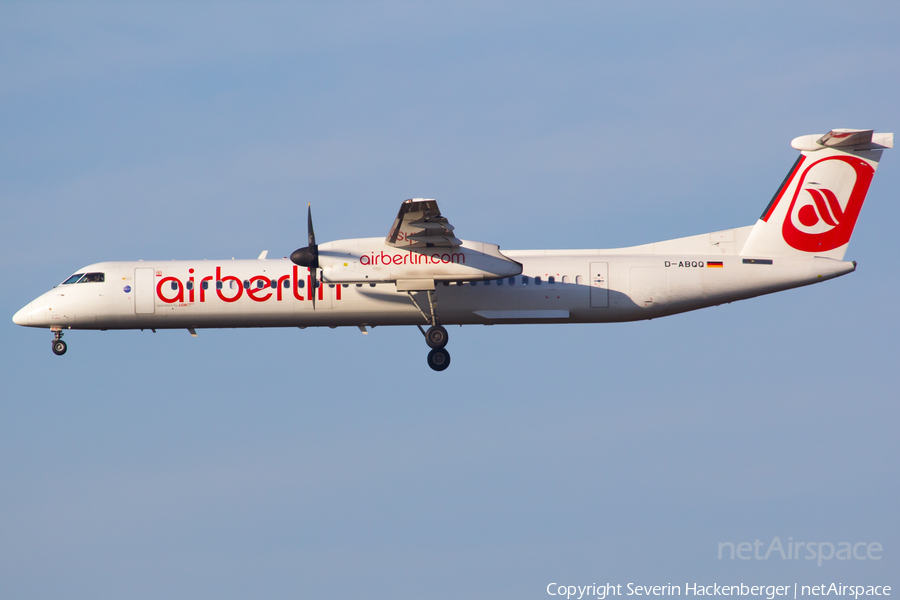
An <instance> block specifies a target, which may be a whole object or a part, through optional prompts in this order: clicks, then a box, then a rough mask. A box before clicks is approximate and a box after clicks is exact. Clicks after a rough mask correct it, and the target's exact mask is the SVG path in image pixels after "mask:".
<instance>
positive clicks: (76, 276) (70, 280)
mask: <svg viewBox="0 0 900 600" xmlns="http://www.w3.org/2000/svg"><path fill="white" fill-rule="evenodd" d="M82 277H84V273H75V274H74V275H72V276H71V277H69V278H68V279H66V280H65V281H63V282H62V285H66V284H68V283H75V282H76V281H78V280H79V279H81V278H82Z"/></svg>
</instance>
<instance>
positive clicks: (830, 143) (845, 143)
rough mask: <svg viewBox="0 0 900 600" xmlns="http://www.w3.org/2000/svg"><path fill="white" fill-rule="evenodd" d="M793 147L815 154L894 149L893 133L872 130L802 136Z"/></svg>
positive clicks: (839, 130)
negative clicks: (834, 151)
mask: <svg viewBox="0 0 900 600" xmlns="http://www.w3.org/2000/svg"><path fill="white" fill-rule="evenodd" d="M791 146H793V147H794V148H796V149H797V150H805V151H807V152H813V151H816V150H823V149H825V148H839V149H841V150H859V149H864V150H875V149H878V148H893V147H894V134H893V133H874V132H873V130H871V129H832V130H831V131H829V132H828V133H826V134H825V135H821V134H818V133H817V134H813V135H801V136H800V137H798V138H794V140H793V141H792V142H791Z"/></svg>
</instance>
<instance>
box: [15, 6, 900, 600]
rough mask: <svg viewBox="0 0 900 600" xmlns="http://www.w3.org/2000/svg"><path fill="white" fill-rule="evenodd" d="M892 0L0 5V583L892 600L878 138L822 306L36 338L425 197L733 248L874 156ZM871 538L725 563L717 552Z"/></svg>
mask: <svg viewBox="0 0 900 600" xmlns="http://www.w3.org/2000/svg"><path fill="white" fill-rule="evenodd" d="M898 17H900V8H898V6H897V5H896V4H895V3H888V2H883V3H878V2H870V3H864V4H859V3H857V4H850V3H829V2H820V3H814V4H813V3H742V2H733V3H727V5H721V4H719V3H711V2H693V3H684V2H680V3H674V2H673V3H662V2H637V3H562V4H559V3H556V4H550V3H521V4H516V3H471V4H469V3H453V4H438V3H332V4H327V5H326V4H324V3H323V4H319V3H309V4H292V3H268V4H256V3H234V4H229V3H225V4H220V3H215V4H213V3H209V4H205V3H154V4H150V3H145V4H137V3H129V4H114V3H99V4H95V3H3V4H0V206H2V209H3V212H2V214H3V218H2V220H0V245H2V246H0V247H2V254H0V261H2V265H3V272H4V274H5V275H6V281H7V282H8V285H7V286H5V288H4V290H3V291H2V292H0V304H2V310H0V313H2V314H6V315H7V317H8V318H7V320H6V321H5V324H3V325H0V327H2V338H0V339H2V344H0V357H2V365H3V366H2V367H0V376H2V384H3V394H2V401H0V596H2V597H6V598H21V599H27V598H47V597H67V598H91V599H100V598H160V597H169V598H216V599H221V598H248V597H254V598H298V597H300V598H305V597H316V598H345V597H350V596H361V595H364V596H366V597H371V598H414V597H415V598H419V597H430V598H459V597H467V598H505V597H520V598H531V597H534V598H537V597H546V595H547V594H546V586H547V584H548V583H551V582H560V583H572V584H581V585H584V584H591V583H594V582H596V583H600V582H603V581H609V582H612V583H622V584H625V583H627V582H628V581H634V582H641V583H649V584H665V583H669V582H671V583H682V584H683V583H684V582H686V581H700V582H708V583H712V582H713V581H718V582H720V583H722V582H734V583H739V582H740V581H747V582H749V581H754V582H760V583H773V584H774V583H784V582H789V583H792V582H794V581H797V582H799V583H810V582H814V583H820V582H822V581H832V580H834V581H843V582H845V583H847V582H849V581H851V580H852V581H854V582H865V583H871V584H887V585H891V584H893V585H897V584H898V583H900V582H898V581H897V579H896V573H897V572H898V560H900V555H898V548H900V537H898V533H897V532H898V530H900V528H898V525H900V523H898V517H897V511H896V506H895V505H896V501H895V499H896V495H897V491H898V475H897V474H898V472H900V471H898V467H900V465H898V450H900V448H898V442H897V436H896V430H897V425H898V408H897V402H896V400H897V392H896V390H897V389H898V385H900V375H898V369H897V365H898V343H897V340H898V339H900V322H898V316H897V315H898V313H897V311H896V310H895V308H894V303H895V298H897V296H898V293H900V282H898V275H897V268H896V264H895V254H896V249H895V247H894V246H895V245H896V237H897V236H896V228H897V222H898V219H900V211H898V208H897V204H896V202H895V201H894V196H895V193H894V192H893V190H896V189H898V184H900V166H898V165H900V162H898V159H897V158H896V157H895V155H894V152H895V151H889V152H886V153H885V157H884V160H883V162H882V165H881V168H880V170H879V172H878V174H877V175H876V178H875V180H874V183H873V186H872V189H871V192H870V194H869V197H868V199H867V202H866V205H865V207H864V209H863V211H862V215H861V217H860V220H859V222H858V224H857V227H856V231H855V235H854V237H853V240H852V242H851V245H850V249H849V252H848V255H847V258H848V259H850V260H857V261H859V268H858V270H857V271H856V272H855V273H853V274H851V275H848V276H846V277H843V278H841V279H839V280H836V281H832V282H828V283H825V284H823V285H818V286H813V287H810V288H804V289H800V290H794V291H790V292H785V293H781V294H776V295H773V296H768V297H764V298H758V299H755V300H751V301H746V302H740V303H737V304H732V305H727V306H722V307H717V308H714V309H707V310H704V311H699V312H696V313H690V314H685V315H679V316H675V317H671V318H666V319H661V320H654V321H651V322H643V323H632V324H621V325H592V326H587V325H584V326H582V325H578V326H557V327H553V326H531V327H499V326H498V327H465V328H462V329H455V330H452V331H451V332H450V333H451V336H452V341H451V345H450V347H449V348H450V350H451V351H452V354H453V364H452V366H451V367H450V369H449V370H448V371H446V372H444V373H442V374H434V373H432V372H431V371H430V370H429V369H428V368H427V366H426V364H425V359H424V355H425V352H424V350H423V348H424V345H423V344H422V341H421V338H420V336H419V333H418V332H417V331H416V330H414V329H411V328H379V329H376V330H375V331H373V332H372V333H371V334H370V335H368V336H366V337H363V336H361V335H360V334H359V332H358V331H357V330H355V329H353V330H350V329H338V330H328V329H326V330H324V331H316V330H310V329H307V330H305V331H299V330H250V331H218V330H215V331H201V332H200V335H199V337H198V338H196V339H193V338H191V337H190V336H189V335H188V334H187V332H184V331H160V332H159V333H157V334H152V333H149V332H144V333H140V332H106V333H100V332H72V333H70V334H67V336H66V341H67V342H68V343H69V352H68V354H66V356H65V357H63V358H58V357H55V356H53V355H52V354H51V353H50V349H49V341H50V339H51V336H50V334H49V333H48V332H41V331H39V330H33V329H25V328H21V327H17V326H15V325H13V323H12V322H11V320H10V319H11V317H12V315H13V313H14V312H15V311H16V310H17V309H18V308H20V307H21V306H23V305H25V304H26V303H27V302H28V301H30V300H31V299H32V298H34V297H36V296H37V295H39V294H41V293H42V292H44V291H45V290H46V289H48V288H49V287H51V286H52V285H54V284H56V283H58V282H59V281H61V280H62V279H64V278H65V277H66V276H67V275H69V274H70V273H72V272H74V271H75V270H76V269H78V268H79V267H81V266H84V265H87V264H90V263H92V262H96V261H100V260H133V259H138V258H145V259H150V258H166V259H168V258H179V259H181V258H229V257H232V256H235V257H243V258H253V257H255V256H257V255H258V254H259V252H260V251H262V250H269V252H270V255H271V256H285V255H287V254H289V253H290V252H291V251H292V250H294V249H295V248H297V247H298V246H302V245H304V243H305V242H304V232H305V219H304V208H305V205H306V204H307V203H309V202H311V203H312V205H313V212H314V215H315V220H316V232H317V236H318V237H319V239H321V240H328V239H338V238H348V237H361V236H379V235H383V234H385V233H386V232H387V229H388V228H389V226H390V224H391V222H392V219H393V217H394V215H395V214H396V210H397V205H398V203H399V202H400V201H402V200H403V199H405V198H409V197H418V196H424V197H434V198H438V199H439V200H440V202H441V208H442V210H443V212H444V213H445V214H446V215H447V216H448V217H449V218H450V220H451V221H452V222H453V224H454V225H455V226H456V227H457V231H458V232H459V234H460V235H462V237H465V238H467V239H475V240H484V241H488V242H494V243H498V244H500V246H501V248H506V249H520V248H598V247H599V248H603V247H617V246H625V245H632V244H639V243H644V242H649V241H654V240H661V239H668V238H673V237H680V236H684V235H691V234H696V233H703V232H706V231H713V230H717V229H723V228H727V227H732V226H742V225H747V224H751V223H753V222H754V220H755V219H756V218H757V217H758V215H759V213H760V212H761V211H762V209H763V208H764V207H765V205H766V203H767V202H768V200H769V198H770V197H771V195H772V193H773V192H774V190H775V188H776V187H777V185H778V184H779V183H780V182H781V180H782V178H783V177H784V175H785V173H786V172H787V170H788V168H789V167H790V165H791V164H792V163H793V160H794V158H795V154H796V153H795V151H794V150H792V149H791V148H790V146H789V142H790V140H791V139H792V138H794V137H796V136H798V135H804V134H810V133H820V132H821V133H824V132H825V131H827V130H828V129H830V128H832V127H872V128H875V129H876V130H878V131H897V130H900V121H898V116H897V97H898V91H900V90H898V86H900V84H898V81H900V77H898V75H900V73H898V71H900V64H898V62H897V61H896V57H897V56H900V38H898V36H897V35H896V28H897V25H898ZM774 536H780V538H781V539H782V540H786V539H787V537H788V536H792V537H793V539H795V540H798V541H799V540H805V541H831V542H834V543H838V542H841V541H850V542H859V541H866V542H873V541H877V542H880V543H881V544H882V545H883V547H884V551H883V558H882V559H881V560H880V561H835V560H832V561H830V562H829V563H826V564H824V565H823V566H822V567H817V566H816V565H815V563H814V561H806V560H800V561H793V562H788V561H780V560H769V561H757V560H751V561H726V560H723V561H720V560H717V558H716V550H717V545H718V543H719V542H723V541H733V542H741V541H750V542H752V541H754V540H756V539H762V540H771V539H772V538H773V537H774Z"/></svg>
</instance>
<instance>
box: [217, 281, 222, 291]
mask: <svg viewBox="0 0 900 600" xmlns="http://www.w3.org/2000/svg"><path fill="white" fill-rule="evenodd" d="M216 289H217V290H221V289H222V282H221V281H217V282H216Z"/></svg>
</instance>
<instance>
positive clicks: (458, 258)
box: [359, 251, 466, 266]
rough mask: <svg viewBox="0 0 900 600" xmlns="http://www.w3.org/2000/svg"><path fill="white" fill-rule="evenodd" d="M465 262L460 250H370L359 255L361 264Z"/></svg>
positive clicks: (460, 263) (446, 263)
mask: <svg viewBox="0 0 900 600" xmlns="http://www.w3.org/2000/svg"><path fill="white" fill-rule="evenodd" d="M451 263H452V264H459V265H464V264H466V255H465V254H463V253H462V252H454V253H452V254H451V253H448V252H444V253H443V254H438V253H437V252H435V253H433V254H427V253H422V252H405V253H403V254H388V253H387V252H384V251H381V252H371V253H369V254H363V255H362V256H360V257H359V264H361V265H384V266H388V265H423V264H424V265H429V264H430V265H440V264H445V265H448V264H451Z"/></svg>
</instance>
